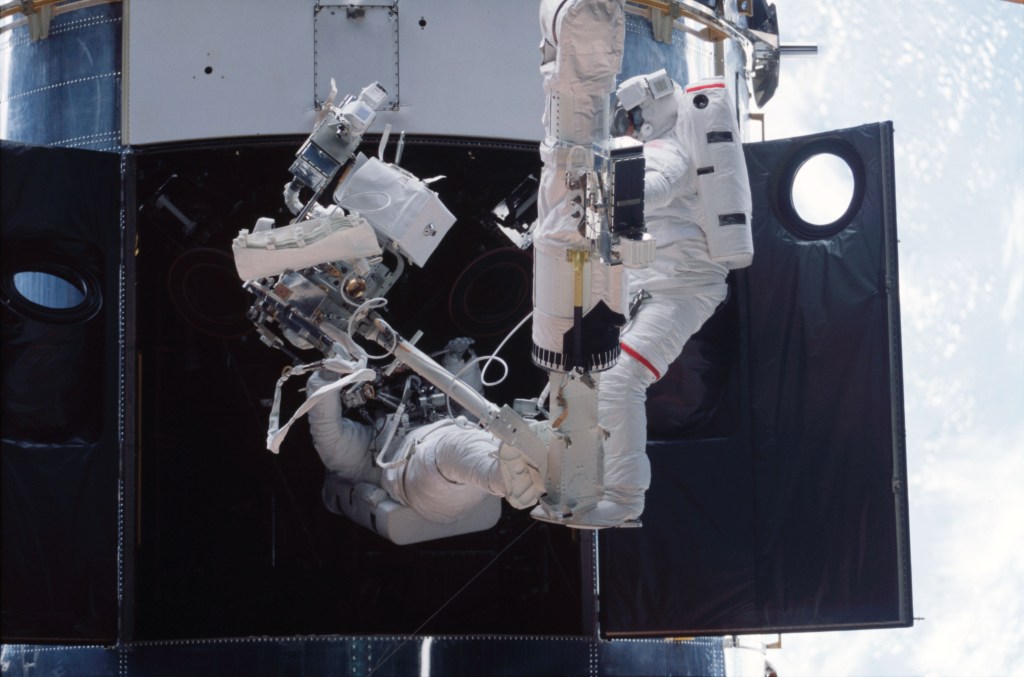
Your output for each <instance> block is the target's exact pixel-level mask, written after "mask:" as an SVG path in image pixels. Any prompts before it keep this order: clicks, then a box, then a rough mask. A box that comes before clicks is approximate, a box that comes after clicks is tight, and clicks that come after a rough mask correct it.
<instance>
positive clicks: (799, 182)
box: [771, 139, 864, 240]
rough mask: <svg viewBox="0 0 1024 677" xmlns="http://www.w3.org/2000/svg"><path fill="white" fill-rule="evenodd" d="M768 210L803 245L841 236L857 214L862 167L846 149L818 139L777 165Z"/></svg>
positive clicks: (850, 148)
mask: <svg viewBox="0 0 1024 677" xmlns="http://www.w3.org/2000/svg"><path fill="white" fill-rule="evenodd" d="M771 198H772V206H773V207H774V210H775V213H776V214H777V215H778V216H779V218H780V220H781V221H782V224H783V225H784V226H785V227H786V228H787V229H788V230H789V231H790V232H792V233H793V234H795V235H797V236H798V237H801V238H803V239H806V240H820V239H824V238H828V237H832V236H833V235H835V234H837V233H839V232H840V231H842V230H843V229H844V228H846V227H847V226H848V225H850V222H851V221H853V219H854V217H856V216H857V214H858V212H860V206H861V202H862V201H863V198H864V162H863V161H862V160H861V157H860V154H859V153H858V152H857V151H856V149H854V148H853V146H851V145H850V144H848V143H846V142H845V141H841V140H839V139H822V140H819V141H812V142H811V143H808V144H805V145H802V146H799V147H798V148H797V149H796V150H795V151H794V152H793V153H792V154H791V155H790V156H789V157H788V158H787V159H786V160H784V161H783V162H782V163H780V165H779V170H778V171H777V172H776V175H775V177H774V180H773V184H772V196H771Z"/></svg>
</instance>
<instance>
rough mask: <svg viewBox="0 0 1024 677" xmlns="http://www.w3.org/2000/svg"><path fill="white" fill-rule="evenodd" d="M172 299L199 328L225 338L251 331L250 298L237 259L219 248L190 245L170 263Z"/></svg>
mask: <svg viewBox="0 0 1024 677" xmlns="http://www.w3.org/2000/svg"><path fill="white" fill-rule="evenodd" d="M167 286H168V290H169V291H170V294H171V301H172V302H173V303H174V307H175V308H176V309H177V311H178V312H179V313H181V315H182V316H183V317H184V318H185V319H186V320H187V321H188V322H189V324H191V325H192V326H194V327H195V328H196V329H199V330H200V331H202V332H205V333H207V334H211V335H213V336H219V337H222V338H233V337H238V336H242V335H244V334H246V333H248V332H249V331H250V330H251V329H252V328H253V325H252V323H251V322H249V320H248V318H247V317H246V311H247V310H248V308H249V298H248V295H247V294H246V293H245V290H244V289H242V282H241V280H239V279H238V274H237V273H236V272H235V264H234V260H233V259H232V258H231V256H230V255H229V254H227V253H226V252H222V251H220V250H219V249H209V248H200V249H190V250H188V251H186V252H185V253H184V254H182V255H181V256H179V257H178V258H177V259H176V260H175V261H174V263H172V264H171V269H170V272H169V273H168V278H167Z"/></svg>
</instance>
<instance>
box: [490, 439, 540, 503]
mask: <svg viewBox="0 0 1024 677" xmlns="http://www.w3.org/2000/svg"><path fill="white" fill-rule="evenodd" d="M498 464H499V465H500V466H501V479H502V480H503V481H504V482H505V499H506V500H507V501H508V503H509V505H511V506H512V507H513V508H516V509H517V510H522V509H523V508H529V507H530V506H532V505H536V503H537V501H538V500H540V497H541V496H543V495H544V480H543V479H541V476H540V473H539V472H537V468H535V467H534V466H532V465H530V463H529V462H528V459H527V457H526V455H525V454H523V452H521V451H519V450H518V449H516V448H515V447H510V446H509V445H507V444H502V445H501V447H500V448H499V449H498Z"/></svg>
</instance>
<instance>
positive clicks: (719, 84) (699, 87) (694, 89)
mask: <svg viewBox="0 0 1024 677" xmlns="http://www.w3.org/2000/svg"><path fill="white" fill-rule="evenodd" d="M702 89H725V83H724V82H716V83H714V84H710V85H697V86H696V87H687V88H686V93H687V94H689V93H690V92H699V91H700V90H702Z"/></svg>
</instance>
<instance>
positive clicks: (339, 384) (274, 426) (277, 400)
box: [267, 365, 375, 454]
mask: <svg viewBox="0 0 1024 677" xmlns="http://www.w3.org/2000/svg"><path fill="white" fill-rule="evenodd" d="M318 366H319V365H304V366H303V367H296V368H294V369H286V370H285V372H284V374H283V375H282V376H281V378H279V379H278V380H277V387H276V388H275V389H274V406H273V407H272V408H271V410H270V426H269V428H268V430H267V449H269V450H270V451H272V452H274V453H275V454H276V453H278V452H279V449H280V447H281V442H283V441H284V438H285V435H287V434H288V430H289V429H290V428H291V427H292V425H293V424H294V423H295V422H296V421H298V420H299V419H300V418H302V416H304V415H305V414H306V412H308V411H309V410H310V409H312V408H313V407H314V406H315V405H316V403H317V402H319V401H320V400H322V399H323V398H324V397H325V396H327V395H328V394H329V393H332V392H334V391H336V390H341V389H342V388H347V387H348V386H350V385H352V384H353V383H362V382H363V381H372V380H373V379H374V377H375V372H374V371H373V369H366V368H365V367H364V368H361V369H357V370H355V371H353V372H352V373H350V374H348V375H347V376H345V377H344V378H341V379H338V380H337V381H331V382H330V383H328V384H327V385H325V386H322V387H320V388H319V389H318V390H317V391H316V392H315V393H313V394H312V395H310V396H309V397H307V398H306V401H305V402H303V403H302V405H301V406H300V407H299V408H298V409H297V410H296V411H295V413H294V414H293V415H292V417H291V418H290V419H289V420H288V422H287V423H285V424H284V425H283V426H281V427H278V425H279V423H280V421H281V386H283V385H284V382H285V381H287V380H288V378H289V377H291V376H297V375H299V374H304V373H306V372H307V371H311V370H312V369H315V368H318Z"/></svg>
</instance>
